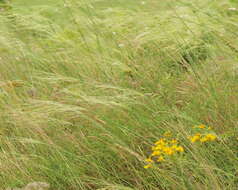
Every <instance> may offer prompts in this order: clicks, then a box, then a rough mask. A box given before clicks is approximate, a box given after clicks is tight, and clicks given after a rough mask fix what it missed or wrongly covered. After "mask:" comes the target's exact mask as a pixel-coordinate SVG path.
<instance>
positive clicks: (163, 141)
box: [155, 139, 166, 146]
mask: <svg viewBox="0 0 238 190" xmlns="http://www.w3.org/2000/svg"><path fill="white" fill-rule="evenodd" d="M155 145H161V146H164V145H166V142H165V139H160V140H158V141H157V142H156V143H155Z"/></svg>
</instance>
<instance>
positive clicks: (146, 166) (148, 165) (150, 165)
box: [144, 164, 152, 169]
mask: <svg viewBox="0 0 238 190" xmlns="http://www.w3.org/2000/svg"><path fill="white" fill-rule="evenodd" d="M151 167H152V164H147V165H145V166H144V168H145V169H148V168H151Z"/></svg>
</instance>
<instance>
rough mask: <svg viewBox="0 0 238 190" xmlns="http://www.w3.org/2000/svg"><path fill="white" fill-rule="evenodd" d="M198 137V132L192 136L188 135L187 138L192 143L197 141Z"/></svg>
mask: <svg viewBox="0 0 238 190" xmlns="http://www.w3.org/2000/svg"><path fill="white" fill-rule="evenodd" d="M200 138H201V134H200V133H197V134H195V135H194V136H191V137H189V139H190V141H191V142H192V143H195V142H196V141H199V140H200Z"/></svg>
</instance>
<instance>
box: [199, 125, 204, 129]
mask: <svg viewBox="0 0 238 190" xmlns="http://www.w3.org/2000/svg"><path fill="white" fill-rule="evenodd" d="M198 128H199V129H205V128H206V125H203V124H202V125H198Z"/></svg>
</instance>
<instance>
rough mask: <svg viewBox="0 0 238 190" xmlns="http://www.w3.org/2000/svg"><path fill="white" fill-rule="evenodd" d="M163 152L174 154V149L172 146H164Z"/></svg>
mask: <svg viewBox="0 0 238 190" xmlns="http://www.w3.org/2000/svg"><path fill="white" fill-rule="evenodd" d="M163 151H164V153H165V154H167V155H172V154H174V150H173V149H172V148H169V147H165V148H164V149H163Z"/></svg>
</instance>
